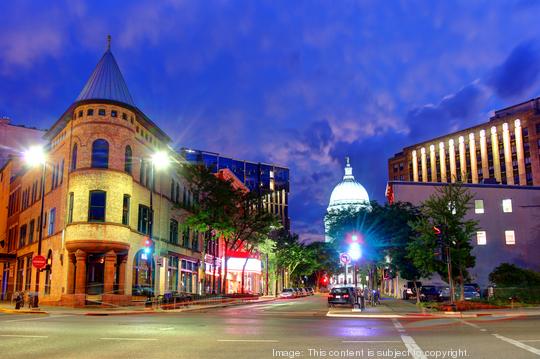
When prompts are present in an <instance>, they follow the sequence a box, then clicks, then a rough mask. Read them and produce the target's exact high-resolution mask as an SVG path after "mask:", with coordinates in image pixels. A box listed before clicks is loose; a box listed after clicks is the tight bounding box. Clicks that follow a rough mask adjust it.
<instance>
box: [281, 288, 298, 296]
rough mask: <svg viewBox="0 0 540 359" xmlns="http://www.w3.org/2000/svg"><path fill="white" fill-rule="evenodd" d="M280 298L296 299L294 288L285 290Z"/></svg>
mask: <svg viewBox="0 0 540 359" xmlns="http://www.w3.org/2000/svg"><path fill="white" fill-rule="evenodd" d="M279 297H280V298H294V297H295V293H294V290H293V289H292V288H283V291H282V292H281V293H279Z"/></svg>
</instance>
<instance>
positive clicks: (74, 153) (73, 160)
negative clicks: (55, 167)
mask: <svg viewBox="0 0 540 359" xmlns="http://www.w3.org/2000/svg"><path fill="white" fill-rule="evenodd" d="M76 169H77V144H74V145H73V149H72V150H71V168H70V170H71V171H75V170H76Z"/></svg>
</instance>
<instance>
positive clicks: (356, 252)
mask: <svg viewBox="0 0 540 359" xmlns="http://www.w3.org/2000/svg"><path fill="white" fill-rule="evenodd" d="M355 238H356V235H353V242H352V243H351V244H350V245H349V250H348V251H347V253H348V254H349V257H351V260H352V261H353V263H354V267H353V275H354V288H355V289H356V288H357V287H358V278H357V276H356V270H357V265H358V260H359V259H360V257H362V249H361V248H360V243H358V242H357V241H356V240H355Z"/></svg>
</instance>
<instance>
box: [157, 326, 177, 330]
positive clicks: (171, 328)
mask: <svg viewBox="0 0 540 359" xmlns="http://www.w3.org/2000/svg"><path fill="white" fill-rule="evenodd" d="M173 329H174V327H170V328H159V330H173Z"/></svg>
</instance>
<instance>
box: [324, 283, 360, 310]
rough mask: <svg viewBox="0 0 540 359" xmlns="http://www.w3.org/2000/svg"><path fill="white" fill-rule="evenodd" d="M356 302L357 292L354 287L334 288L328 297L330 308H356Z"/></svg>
mask: <svg viewBox="0 0 540 359" xmlns="http://www.w3.org/2000/svg"><path fill="white" fill-rule="evenodd" d="M355 302H356V295H355V290H354V288H353V287H340V288H332V290H331V291H330V294H329V295H328V306H329V307H333V306H335V305H349V306H351V307H354V304H355Z"/></svg>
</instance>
